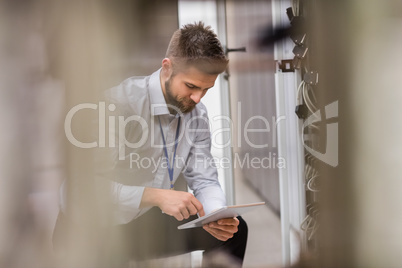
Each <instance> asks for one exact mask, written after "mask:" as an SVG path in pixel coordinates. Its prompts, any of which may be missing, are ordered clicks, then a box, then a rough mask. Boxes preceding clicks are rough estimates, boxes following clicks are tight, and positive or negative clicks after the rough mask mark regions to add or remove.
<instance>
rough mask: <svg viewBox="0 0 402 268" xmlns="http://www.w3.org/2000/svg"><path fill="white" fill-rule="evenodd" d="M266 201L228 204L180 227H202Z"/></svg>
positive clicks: (237, 214) (241, 212)
mask: <svg viewBox="0 0 402 268" xmlns="http://www.w3.org/2000/svg"><path fill="white" fill-rule="evenodd" d="M264 204H265V202H259V203H251V204H244V205H236V206H226V207H222V208H220V209H217V210H215V211H213V212H211V213H209V214H208V215H205V216H203V217H200V218H198V219H195V220H192V221H190V222H187V223H185V224H182V225H179V226H178V227H177V228H178V229H187V228H194V227H202V226H203V225H204V224H207V223H210V222H213V221H217V220H220V219H224V218H233V217H237V216H240V215H243V214H244V213H246V212H248V211H250V210H252V209H254V208H256V207H258V206H262V205H264Z"/></svg>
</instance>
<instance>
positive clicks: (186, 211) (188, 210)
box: [141, 188, 205, 221]
mask: <svg viewBox="0 0 402 268" xmlns="http://www.w3.org/2000/svg"><path fill="white" fill-rule="evenodd" d="M149 206H158V207H159V208H160V209H161V210H162V211H163V212H164V213H166V214H168V215H170V216H173V217H175V218H176V219H177V220H178V221H182V220H183V219H188V218H189V217H190V215H195V214H197V213H198V215H199V216H200V217H202V216H204V215H205V212H204V209H203V207H202V204H201V202H200V201H198V199H197V198H195V196H194V195H192V194H191V193H188V192H183V191H175V190H166V189H157V188H145V190H144V194H143V196H142V200H141V207H149Z"/></svg>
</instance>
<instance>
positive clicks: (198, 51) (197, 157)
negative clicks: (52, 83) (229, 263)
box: [98, 22, 247, 263]
mask: <svg viewBox="0 0 402 268" xmlns="http://www.w3.org/2000/svg"><path fill="white" fill-rule="evenodd" d="M227 63H228V59H227V58H226V56H225V53H224V51H223V49H222V46H221V44H220V42H219V40H218V39H217V37H216V35H215V34H214V33H213V31H212V30H211V29H210V27H205V26H204V25H203V23H201V22H200V23H196V24H188V25H186V26H184V27H183V28H182V29H179V30H177V31H176V32H175V33H174V34H173V36H172V39H171V41H170V44H169V47H168V49H167V53H166V58H164V59H163V60H162V68H161V69H160V70H158V71H156V72H155V73H153V74H152V75H150V76H147V77H132V78H129V79H127V80H125V81H124V82H123V83H122V84H120V85H119V86H117V87H114V88H112V89H110V90H108V91H107V92H106V99H107V101H108V106H107V107H109V110H110V111H113V112H114V114H115V115H116V116H119V118H124V121H123V120H122V119H119V133H118V134H117V133H113V132H111V133H112V134H110V132H109V134H110V135H111V136H112V137H113V136H114V138H115V142H116V144H118V145H117V146H116V147H115V146H109V147H111V148H108V149H106V151H107V153H106V154H105V153H102V154H100V156H98V157H100V158H101V157H104V156H105V155H106V158H102V159H101V160H102V163H103V164H101V165H100V167H101V168H100V170H99V174H100V176H102V177H106V178H108V179H111V180H113V181H114V182H113V184H112V192H113V195H112V196H113V198H114V200H113V203H114V205H115V206H114V213H115V220H116V223H117V226H116V230H117V231H116V232H117V233H118V234H119V235H121V237H123V238H124V239H123V240H124V242H123V246H122V247H121V248H122V249H123V251H124V252H121V251H120V252H119V253H118V254H120V255H121V256H122V257H123V258H126V259H134V260H142V259H148V258H157V257H162V256H169V255H177V254H181V253H185V252H190V251H194V250H205V253H204V258H207V255H208V254H209V253H211V252H215V251H222V252H226V253H228V254H229V255H231V256H232V257H233V258H234V259H236V260H238V262H239V263H242V261H243V258H244V253H245V248H246V243H247V225H246V223H245V222H244V220H243V219H242V218H241V217H238V218H227V219H221V220H219V221H217V222H212V223H210V224H207V225H205V226H204V227H203V228H193V229H186V230H178V229H177V226H178V225H180V224H182V223H183V222H182V221H183V220H186V219H189V220H190V219H195V218H197V216H196V215H197V214H198V215H199V216H203V215H205V214H207V213H210V212H211V211H213V210H215V209H218V208H220V207H222V206H225V205H226V200H225V196H224V194H223V192H222V189H221V187H220V185H219V181H218V177H217V170H216V167H215V166H214V165H213V161H212V156H211V153H210V147H211V139H210V131H209V128H208V126H209V123H208V117H207V111H206V108H205V106H204V105H203V104H202V103H201V102H200V100H201V98H202V97H203V96H204V95H205V94H206V93H207V91H208V90H209V89H210V88H212V87H213V86H214V83H215V80H216V78H217V76H218V75H219V74H220V73H221V72H223V71H224V70H225V68H226V66H227ZM122 116H124V117H122ZM109 138H110V137H109ZM109 140H110V139H109ZM180 174H182V175H183V176H184V178H185V179H186V182H187V184H188V186H189V187H190V188H191V189H192V190H193V193H194V195H193V194H191V193H189V192H187V191H177V190H174V183H175V181H176V180H177V178H178V177H179V175H180Z"/></svg>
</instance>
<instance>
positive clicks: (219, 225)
mask: <svg viewBox="0 0 402 268" xmlns="http://www.w3.org/2000/svg"><path fill="white" fill-rule="evenodd" d="M237 226H239V220H238V219H237V218H226V219H220V220H218V221H214V222H210V223H208V224H205V225H204V226H203V228H204V230H205V231H207V232H208V233H210V234H211V235H212V236H214V237H215V238H217V239H219V240H221V241H226V240H228V239H230V238H232V237H233V235H234V234H235V233H236V232H237V231H238V229H237Z"/></svg>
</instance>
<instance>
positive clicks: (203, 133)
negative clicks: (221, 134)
mask: <svg viewBox="0 0 402 268" xmlns="http://www.w3.org/2000/svg"><path fill="white" fill-rule="evenodd" d="M193 122H194V123H195V124H192V125H190V128H191V131H195V134H196V135H195V140H194V141H193V144H191V149H190V154H189V156H188V158H187V163H186V168H185V169H184V171H183V175H184V177H185V179H186V181H187V184H188V186H189V187H190V189H191V190H193V192H194V195H195V197H196V198H197V199H198V200H199V201H200V202H201V203H202V205H203V207H204V211H205V214H208V213H210V212H212V211H213V210H216V209H219V208H221V207H223V206H226V197H225V194H224V193H223V191H222V188H221V185H220V183H219V180H218V171H217V168H216V165H215V162H214V158H213V157H212V155H211V133H210V130H209V124H208V117H207V116H206V115H204V116H203V117H202V119H199V120H196V121H193Z"/></svg>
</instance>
